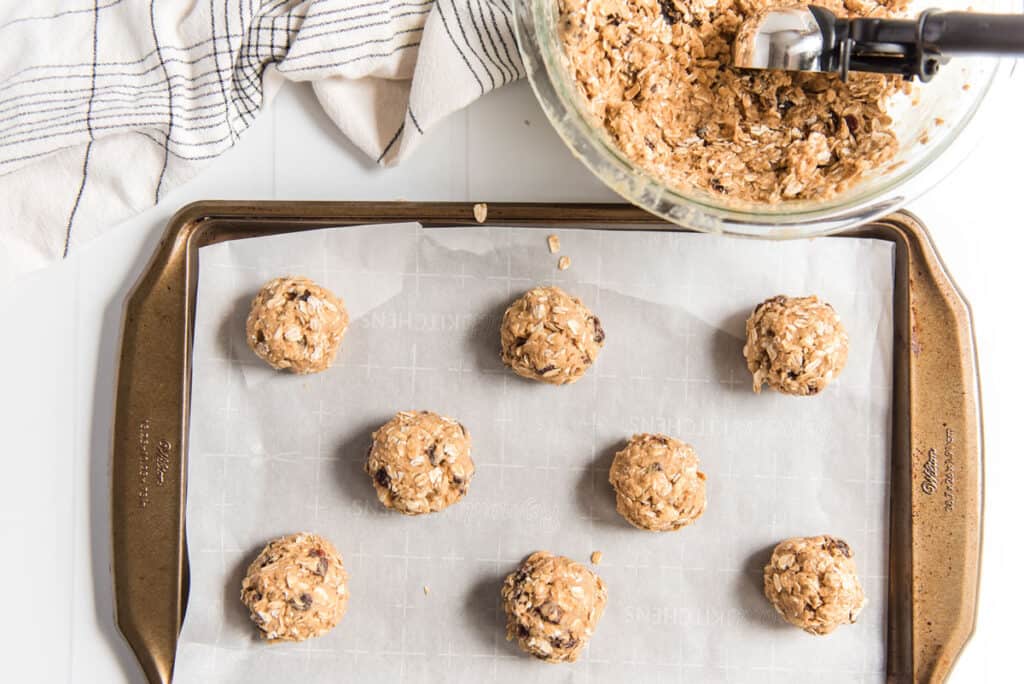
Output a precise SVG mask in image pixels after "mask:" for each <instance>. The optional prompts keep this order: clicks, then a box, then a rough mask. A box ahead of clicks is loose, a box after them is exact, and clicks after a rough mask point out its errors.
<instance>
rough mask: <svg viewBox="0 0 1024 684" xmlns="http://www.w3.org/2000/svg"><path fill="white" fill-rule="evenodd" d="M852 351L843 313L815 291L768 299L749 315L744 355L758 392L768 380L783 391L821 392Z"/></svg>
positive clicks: (801, 393) (841, 367)
mask: <svg viewBox="0 0 1024 684" xmlns="http://www.w3.org/2000/svg"><path fill="white" fill-rule="evenodd" d="M848 351H849V338H848V337H847V334H846V328H845V327H844V326H843V322H842V321H841V320H839V314H837V313H836V312H835V309H833V308H832V305H830V304H828V303H827V302H822V301H819V299H818V298H817V297H815V296H810V297H786V296H783V295H778V296H776V297H772V298H771V299H766V300H765V301H763V302H761V303H760V304H758V305H757V308H755V309H754V312H753V313H752V314H750V318H748V319H747V341H746V344H745V345H744V346H743V356H744V358H746V360H747V369H748V370H750V373H751V375H752V376H753V379H754V391H755V392H760V391H761V386H762V385H764V384H766V383H767V385H768V386H769V387H771V388H772V389H775V390H778V391H779V392H782V393H784V394H794V395H801V396H807V395H813V394H817V393H819V392H821V390H823V389H825V386H826V385H828V384H829V383H830V382H832V381H833V380H835V379H836V378H837V377H838V376H839V374H840V373H841V372H842V370H843V367H844V366H845V365H846V357H847V354H848Z"/></svg>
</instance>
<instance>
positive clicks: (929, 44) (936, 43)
mask: <svg viewBox="0 0 1024 684" xmlns="http://www.w3.org/2000/svg"><path fill="white" fill-rule="evenodd" d="M921 39H922V42H923V43H924V47H925V48H926V49H932V50H935V51H936V52H939V53H941V54H943V55H1024V15H1019V14H978V13H975V12H933V13H931V14H928V15H927V16H926V17H925V18H924V22H923V25H922V27H921Z"/></svg>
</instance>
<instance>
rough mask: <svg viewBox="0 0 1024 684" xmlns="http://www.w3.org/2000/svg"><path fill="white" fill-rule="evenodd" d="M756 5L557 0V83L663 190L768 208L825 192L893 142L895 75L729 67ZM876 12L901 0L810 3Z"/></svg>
mask: <svg viewBox="0 0 1024 684" xmlns="http://www.w3.org/2000/svg"><path fill="white" fill-rule="evenodd" d="M774 4H777V3H775V2H769V1H768V0H749V1H748V0H742V1H741V0H718V1H717V2H711V1H706V0H610V1H609V2H601V3H594V2H590V0H559V13H560V22H559V26H560V32H561V38H562V42H563V44H564V46H565V57H566V62H567V64H566V67H567V70H568V76H569V78H572V79H574V80H575V82H576V86H577V91H578V93H579V96H580V99H581V100H582V103H581V104H582V106H583V107H584V108H585V109H587V110H589V113H590V114H591V115H592V117H593V125H594V126H595V127H598V128H603V129H604V132H605V134H606V135H607V137H608V138H609V139H610V142H611V143H612V144H614V145H615V146H617V147H618V148H619V150H621V152H622V153H623V154H624V155H625V156H626V157H627V158H628V159H629V160H630V161H631V162H632V163H633V164H635V165H636V166H638V167H640V168H642V169H644V170H645V171H646V172H647V173H649V174H651V175H652V176H654V177H655V178H657V179H658V180H660V181H661V182H663V183H665V184H667V185H669V186H672V187H676V188H682V189H684V190H685V189H696V190H700V191H704V192H706V193H708V194H710V195H712V196H714V197H716V198H721V199H728V200H737V201H742V202H758V203H778V202H782V201H787V200H819V199H828V198H831V197H834V196H836V195H838V194H841V193H843V192H845V191H846V190H848V189H849V188H851V187H853V186H855V185H856V184H858V183H859V182H860V181H861V180H862V179H863V178H865V177H866V176H867V175H869V174H871V173H874V172H875V170H877V169H882V168H884V166H885V163H886V162H888V161H890V160H892V159H893V158H894V157H895V156H896V153H897V151H898V149H899V141H898V139H897V136H896V134H895V133H894V131H893V125H892V124H893V120H892V117H891V116H890V114H889V111H888V110H889V105H890V102H891V101H892V98H893V97H894V96H896V95H897V94H898V93H900V92H907V91H908V89H909V83H905V82H904V81H903V79H902V78H901V77H899V76H893V75H881V74H868V73H852V74H850V75H849V79H848V80H847V81H845V82H844V81H843V80H842V79H840V78H839V76H838V75H836V74H826V73H800V72H784V71H774V70H754V69H736V68H733V67H732V50H733V44H734V42H735V39H736V36H737V33H738V31H739V30H740V27H741V26H742V25H743V23H744V21H745V20H746V19H748V18H750V17H751V16H753V15H754V14H755V13H756V12H758V11H760V10H762V9H764V8H765V7H769V6H772V5H774ZM818 4H821V5H824V6H826V7H827V8H828V9H831V10H833V11H834V12H837V13H838V14H839V15H840V16H847V15H849V16H864V15H870V16H872V17H877V18H885V17H891V16H896V15H900V14H902V13H903V12H904V10H905V8H906V5H907V0H877V1H875V0H869V1H867V2H865V0H821V2H819V3H818Z"/></svg>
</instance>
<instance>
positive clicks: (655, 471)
mask: <svg viewBox="0 0 1024 684" xmlns="http://www.w3.org/2000/svg"><path fill="white" fill-rule="evenodd" d="M697 466H698V463H697V452H696V451H694V449H693V447H692V446H690V445H689V444H686V443H685V442H681V441H679V440H678V439H674V438H672V437H669V436H667V435H660V434H659V435H652V434H646V433H644V434H639V435H633V437H632V439H630V440H629V443H628V444H627V445H626V448H624V449H622V450H621V451H619V452H618V453H617V454H615V459H614V460H613V461H612V467H611V471H610V472H609V475H608V480H609V482H611V484H612V487H613V488H614V489H615V508H616V510H618V511H619V513H620V514H621V515H622V517H623V518H625V519H626V520H628V521H629V522H630V523H631V524H632V525H635V526H636V527H639V528H641V529H645V530H654V531H658V532H667V531H670V530H678V529H680V528H681V527H685V526H686V525H689V524H690V523H692V522H693V521H695V520H696V519H697V518H699V517H700V516H701V514H702V513H703V512H704V507H705V505H706V504H707V499H706V494H705V476H704V473H702V472H700V471H699V470H697Z"/></svg>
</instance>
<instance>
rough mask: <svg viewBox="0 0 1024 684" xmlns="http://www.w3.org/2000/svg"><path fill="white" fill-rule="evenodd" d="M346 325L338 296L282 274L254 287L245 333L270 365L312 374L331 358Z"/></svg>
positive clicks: (321, 368) (250, 343) (324, 368)
mask: <svg viewBox="0 0 1024 684" xmlns="http://www.w3.org/2000/svg"><path fill="white" fill-rule="evenodd" d="M347 327H348V312H347V311H346V310H345V304H344V302H342V301H341V299H340V298H338V297H336V296H335V295H334V294H333V293H332V292H331V291H330V290H328V289H327V288H324V287H321V286H320V285H317V284H316V283H314V282H313V281H312V280H309V279H308V278H301V277H297V276H287V277H284V278H274V279H273V280H271V281H269V282H267V283H266V284H265V285H264V286H263V287H262V288H260V291H259V293H258V294H257V295H256V298H255V299H253V300H252V306H251V307H250V309H249V317H248V319H247V320H246V322H245V338H246V342H248V344H249V348H250V349H252V350H253V351H254V352H256V355H257V356H259V357H260V358H261V359H263V360H264V361H266V362H267V363H268V364H270V365H271V366H273V367H274V368H277V369H288V370H290V371H292V372H293V373H300V374H305V373H318V372H320V371H322V370H326V369H327V368H328V367H329V366H330V365H331V363H333V361H334V356H335V354H337V353H338V347H339V346H340V345H341V338H342V337H343V336H344V335H345V328H347Z"/></svg>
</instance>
